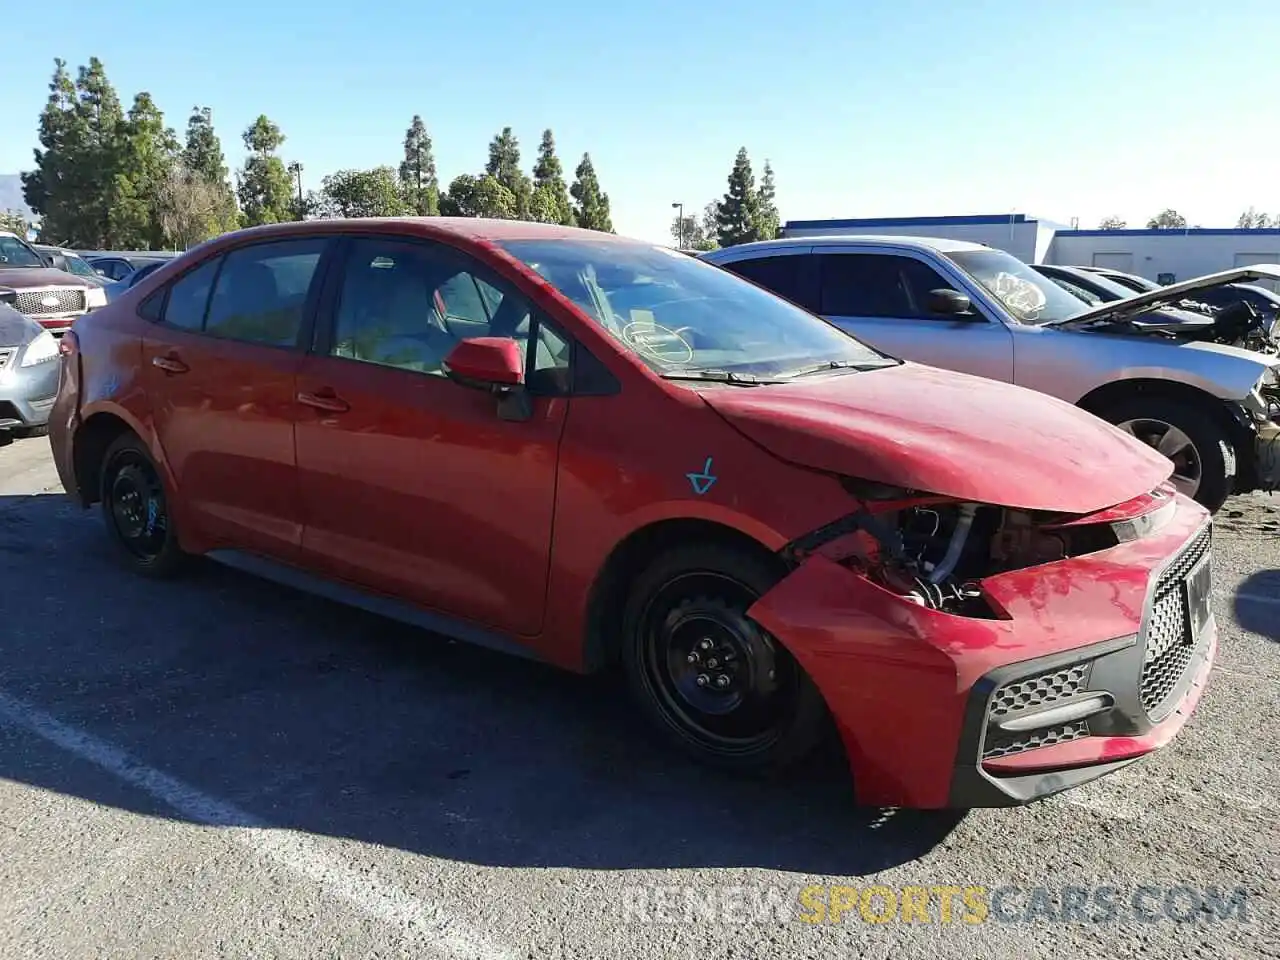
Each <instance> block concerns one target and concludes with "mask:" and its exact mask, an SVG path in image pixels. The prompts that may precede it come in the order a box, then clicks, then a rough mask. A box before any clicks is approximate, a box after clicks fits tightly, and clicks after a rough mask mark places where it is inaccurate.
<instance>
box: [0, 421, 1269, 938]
mask: <svg viewBox="0 0 1280 960" xmlns="http://www.w3.org/2000/svg"><path fill="white" fill-rule="evenodd" d="M1215 557H1216V576H1217V593H1216V607H1215V608H1216V613H1217V617H1218V623H1219V627H1220V630H1221V644H1222V649H1221V653H1220V657H1219V666H1218V668H1217V670H1216V672H1215V675H1214V676H1213V678H1212V680H1211V681H1210V684H1209V688H1208V691H1207V693H1206V695H1205V697H1204V699H1203V701H1202V702H1201V705H1200V708H1199V711H1198V713H1197V714H1196V716H1195V717H1194V718H1193V719H1192V721H1191V722H1190V724H1189V725H1188V726H1187V727H1186V729H1184V731H1183V732H1182V734H1181V735H1180V736H1179V737H1178V739H1177V740H1175V742H1174V743H1173V744H1172V745H1171V746H1170V747H1169V748H1168V749H1166V750H1164V751H1162V752H1161V753H1159V754H1158V755H1156V756H1154V757H1151V758H1148V759H1147V760H1145V761H1143V762H1140V763H1138V764H1135V765H1132V766H1130V767H1127V768H1125V769H1124V770H1122V771H1120V772H1119V773H1117V774H1115V775H1113V776H1111V777H1108V778H1105V779H1103V780H1101V781H1099V782H1096V783H1094V784H1091V785H1089V786H1086V787H1084V788H1082V789H1079V790H1076V791H1072V792H1070V793H1068V794H1065V795H1062V796H1059V797H1055V798H1052V799H1050V800H1047V801H1044V802H1041V803H1038V804H1033V805H1030V806H1027V807H1022V808H1016V809H1008V810H985V811H975V812H971V813H968V814H967V815H960V814H939V813H926V814H921V813H909V812H903V811H886V810H859V809H857V808H855V807H854V806H853V805H852V803H851V799H850V795H849V792H848V787H847V783H846V779H845V777H844V771H843V770H842V769H841V767H840V765H839V764H838V763H836V762H834V761H832V762H828V763H823V764H817V765H815V769H814V770H813V771H811V772H808V773H806V774H805V775H804V776H803V777H799V778H796V779H795V780H793V781H791V782H788V783H784V784H774V785H767V786H766V785H760V784H754V783H743V782H739V781H736V780H730V779H726V778H723V777H719V776H715V775H710V774H705V773H703V772H701V771H699V770H698V769H697V768H695V767H693V766H691V765H689V764H687V763H686V762H685V761H683V760H682V759H680V758H678V757H676V756H675V755H674V754H672V753H671V752H669V751H668V750H667V749H666V748H665V747H664V746H662V745H661V744H657V743H655V742H654V741H653V740H652V739H651V738H650V736H649V734H648V732H647V731H646V730H645V729H644V728H643V727H642V726H641V725H640V724H639V723H638V722H637V720H636V719H635V718H634V717H633V716H632V715H631V712H630V710H629V709H628V706H627V702H626V700H625V698H624V697H622V696H621V695H620V691H619V689H618V687H617V686H616V685H615V684H612V683H610V682H608V681H600V680H591V679H585V678H579V677H574V676H570V675H566V674H561V673H558V672H556V671H554V670H552V669H549V668H545V667H541V666H538V665H536V664H531V663H528V662H525V661H523V660H518V659H514V658H509V657H504V656H502V655H500V654H495V653H490V652H487V651H484V650H479V649H474V648H471V647H467V646H465V645H460V644H456V643H452V642H449V641H447V640H443V639H441V638H438V637H435V636H432V635H429V634H424V633H422V632H419V631H416V630H413V629H410V628H407V627H403V626H400V625H397V624H395V623H391V622H388V621H385V620H382V619H379V618H377V617H375V616H372V615H368V614H365V613H362V612H359V611H354V610H349V609H346V608H342V607H338V606H335V605H333V604H331V603H328V602H325V601H320V600H316V599H313V598H311V597H309V596H305V595H301V594H298V593H294V592H291V591H289V590H286V589H283V588H281V587H278V586H275V585H272V584H269V583H265V582H260V581H256V580H254V579H252V578H250V577H248V576H246V575H243V574H240V573H237V572H234V571H231V570H227V569H223V568H220V567H218V566H216V565H213V564H207V565H202V566H201V568H200V569H198V570H197V571H196V572H195V573H194V574H193V575H192V576H190V577H188V578H186V579H184V580H182V581H179V582H174V583H154V582H149V581H147V580H145V579H141V578H138V577H135V576H132V575H130V574H128V573H126V572H124V571H122V570H121V569H120V568H119V567H118V566H117V564H116V563H115V561H114V557H113V555H112V553H111V552H110V550H109V549H108V544H107V542H106V540H105V537H104V534H103V531H102V529H101V521H100V519H99V517H98V515H97V513H96V511H89V512H85V511H81V510H79V509H77V508H75V507H74V506H73V505H71V504H70V503H69V501H68V500H67V499H66V498H65V497H64V496H63V494H62V493H61V488H60V487H59V486H58V482H57V477H56V475H55V473H54V470H53V466H52V463H51V461H50V459H49V455H48V444H47V441H45V440H40V439H31V440H22V441H18V442H17V443H15V444H13V445H11V446H8V447H3V448H0V591H2V592H0V956H3V957H6V958H8V957H13V958H19V957H21V958H33V960H34V958H55V957H56V958H89V957H146V958H170V957H172V958H183V960H198V958H206V957H210V958H211V957H236V958H241V957H278V958H294V957H298V958H303V957H305V958H325V960H331V958H340V957H342V958H357V957H358V958H366V957H383V958H389V957H410V956H412V957H439V958H560V957H583V958H601V960H603V958H612V957H636V958H650V957H652V958H676V957H681V958H683V957H689V958H716V960H719V958H726V960H727V958H734V960H745V958H757V957H758V958H766V957H767V958H824V960H826V958H846V957H847V958H855V957H857V958H877V957H886V958H887V957H894V958H901V957H904V956H929V957H940V958H966V960H968V958H973V957H1018V958H1037V957H1070V958H1089V957H1099V958H1102V957H1106V958H1115V957H1142V958H1144V960H1150V958H1157V957H1182V956H1204V957H1280V943H1278V938H1280V912H1278V911H1277V910H1276V904H1277V903H1280V816H1277V813H1278V812H1280V766H1278V765H1277V763H1276V759H1275V758H1276V754H1277V748H1280V496H1278V497H1277V498H1276V499H1275V500H1274V501H1271V500H1269V499H1267V498H1266V497H1262V496H1253V497H1240V498H1236V500H1235V501H1233V502H1231V503H1229V504H1228V507H1227V508H1226V510H1225V511H1224V512H1223V514H1222V515H1221V518H1220V523H1219V525H1218V533H1217V536H1216V547H1215ZM869 887H877V888H880V889H878V890H873V891H871V892H870V893H868V892H867V890H868V888H869ZM806 888H807V889H806ZM905 888H924V896H925V897H926V899H927V902H928V910H927V911H926V912H925V913H924V914H917V915H915V916H912V915H911V913H910V911H905V917H906V919H904V909H903V907H904V905H905V903H906V901H907V900H908V899H910V898H911V897H912V896H916V895H917V894H911V893H908V892H906V890H905ZM951 888H954V889H951ZM1107 890H1110V893H1109V894H1108V893H1107V892H1106V891H1107ZM966 898H969V899H967V900H966ZM1108 898H1109V899H1108ZM944 901H945V902H948V903H950V904H951V908H950V909H949V911H944V910H943V909H942V904H943V903H944ZM966 903H967V904H968V907H967V908H966V906H965V904H966ZM1081 903H1084V904H1085V909H1084V910H1083V911H1081V910H1080V909H1077V908H1079V907H1080V905H1081ZM1108 903H1109V904H1110V905H1111V906H1110V908H1109V909H1106V910H1100V907H1101V906H1103V905H1105V904H1108Z"/></svg>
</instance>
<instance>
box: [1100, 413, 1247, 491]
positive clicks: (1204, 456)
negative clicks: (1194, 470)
mask: <svg viewBox="0 0 1280 960" xmlns="http://www.w3.org/2000/svg"><path fill="white" fill-rule="evenodd" d="M1103 417H1104V419H1106V420H1107V421H1108V422H1110V423H1113V424H1116V425H1117V426H1121V429H1124V430H1126V432H1128V433H1132V434H1133V435H1134V436H1136V437H1138V438H1139V439H1141V440H1144V441H1146V442H1148V443H1150V442H1151V440H1152V439H1154V438H1155V437H1156V435H1157V430H1158V427H1154V426H1153V428H1152V429H1148V427H1147V425H1159V424H1164V425H1167V426H1168V427H1174V428H1176V429H1177V430H1179V431H1181V432H1182V433H1183V434H1184V435H1185V436H1186V438H1187V439H1188V440H1190V441H1191V447H1192V448H1193V449H1194V452H1195V456H1196V457H1197V458H1198V461H1199V480H1198V482H1197V484H1196V486H1195V490H1194V492H1193V493H1190V496H1192V497H1193V499H1195V500H1196V501H1198V502H1199V503H1200V504H1201V505H1202V506H1204V508H1205V509H1206V510H1208V511H1209V512H1210V513H1215V512H1217V510H1218V509H1219V508H1220V507H1221V506H1222V504H1223V502H1224V501H1225V500H1226V499H1227V497H1229V496H1230V495H1231V493H1232V491H1233V490H1234V488H1235V479H1236V454H1235V448H1234V447H1233V446H1232V444H1231V439H1230V436H1229V435H1228V433H1227V430H1226V428H1225V427H1224V426H1222V425H1221V424H1219V423H1218V422H1217V421H1216V420H1215V419H1214V418H1213V417H1212V415H1210V413H1209V412H1208V411H1206V410H1204V409H1203V408H1202V407H1200V406H1198V405H1196V404H1194V403H1189V402H1187V401H1185V400H1176V399H1167V398H1164V397H1158V396H1150V397H1145V396H1135V397H1131V398H1129V399H1127V400H1122V401H1120V402H1119V403H1116V404H1114V405H1112V406H1111V407H1109V408H1108V409H1107V410H1106V412H1105V413H1104V414H1103ZM1126 423H1127V424H1130V425H1131V427H1130V428H1126V427H1124V426H1122V425H1123V424H1126ZM1152 445H1153V446H1154V445H1155V444H1154V443H1153V444H1152ZM1185 469H1186V465H1185V463H1180V462H1179V460H1178V459H1175V460H1174V473H1175V483H1177V480H1176V477H1177V476H1178V475H1179V474H1178V472H1179V470H1184V471H1185ZM1178 486H1179V488H1180V489H1183V492H1188V490H1187V489H1186V484H1185V483H1179V484H1178Z"/></svg>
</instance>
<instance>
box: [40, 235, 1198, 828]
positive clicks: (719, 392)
mask: <svg viewBox="0 0 1280 960" xmlns="http://www.w3.org/2000/svg"><path fill="white" fill-rule="evenodd" d="M62 349H63V360H62V376H61V387H60V390H59V394H58V398H57V402H56V404H55V408H54V413H53V417H52V421H51V424H52V436H51V442H52V447H53V452H54V455H55V458H56V461H57V465H58V470H59V473H60V475H61V478H62V481H63V483H64V485H65V487H66V489H67V490H68V492H69V493H70V494H71V495H72V496H73V497H74V498H75V499H77V500H78V501H79V502H80V503H81V504H82V505H84V506H86V507H87V506H89V505H91V504H93V503H101V507H102V512H103V514H104V517H105V521H106V527H107V530H108V531H109V533H110V536H111V537H112V538H113V539H114V541H115V542H116V544H117V545H118V546H119V548H120V554H121V556H122V557H124V558H125V559H126V560H127V562H128V563H129V564H130V565H131V566H132V567H133V568H134V569H136V570H137V571H139V572H141V573H145V574H150V575H155V576H166V575H170V574H173V573H176V572H177V571H178V570H180V569H181V567H182V566H183V564H184V561H185V560H186V559H187V558H189V557H190V556H191V555H193V554H205V555H208V556H210V557H213V558H215V559H219V560H222V561H224V562H227V563H230V564H233V565H236V566H239V567H241V568H244V569H248V570H252V571H255V572H257V573H260V574H262V575H265V576H268V577H273V578H275V579H277V580H280V581H282V582H285V583H288V584H292V585H294V586H297V587H302V588H304V589H309V590H313V591H316V592H319V593H321V594H324V595H327V596H330V597H335V598H338V599H342V600H345V601H348V602H351V603H355V604H358V605H361V606H364V607H367V608H369V609H373V610H376V611H379V612H382V613H386V614H389V615H392V616H396V617H400V618H402V619H404V620H406V621H409V622H413V623H418V624H421V625H423V626H425V627H428V628H430V629H431V630H434V631H437V632H439V633H443V634H446V635H450V636H453V637H458V638H463V639H469V640H474V641H477V642H480V643H487V644H494V645H499V646H503V647H505V648H508V649H513V650H516V651H519V652H521V653H524V654H526V655H530V656H533V657H537V658H539V659H541V660H544V661H548V662H550V663H553V664H557V665H560V666H562V667H566V668H568V669H571V670H578V671H584V672H586V671H594V670H599V669H601V668H603V667H606V666H608V665H610V664H613V663H618V662H620V663H621V665H622V667H623V668H624V671H625V674H626V676H627V678H628V681H629V685H630V687H631V689H632V691H633V692H634V694H635V697H636V702H637V704H638V705H639V708H640V709H641V710H643V711H644V712H645V713H646V714H647V715H648V716H649V717H650V718H651V720H652V721H653V722H654V724H655V725H656V726H657V727H658V728H660V729H661V730H663V731H665V732H666V733H667V734H668V735H669V736H670V737H671V738H672V739H673V740H674V741H675V742H676V743H678V744H680V745H682V746H683V747H685V748H687V749H688V750H689V751H691V752H692V753H693V754H694V755H695V756H697V757H698V758H700V759H702V760H704V761H707V762H709V763H711V764H715V765H719V766H722V767H728V768H732V769H737V770H743V771H752V772H762V771H767V772H774V771H778V770H783V769H786V768H787V767H789V766H791V765H794V764H796V763H799V762H801V761H803V759H804V758H805V757H806V756H808V755H809V754H810V751H811V750H812V749H813V748H814V746H815V745H816V744H817V743H818V742H819V741H820V739H821V737H822V736H823V734H824V732H825V731H826V730H828V729H830V725H831V724H832V723H834V727H835V729H837V730H838V731H839V734H840V736H841V738H842V740H843V743H844V747H845V750H846V753H847V756H848V760H849V764H850V767H851V769H852V773H853V777H854V782H855V785H856V791H857V796H858V798H859V799H860V801H862V802H864V803H869V804H883V805H894V806H913V807H945V806H954V807H968V806H983V805H1001V804H1008V803H1017V802H1022V801H1026V800H1030V799H1034V798H1036V797H1039V796H1043V795H1046V794H1049V793H1052V792H1055V791H1058V790H1061V789H1064V788H1067V787H1070V786H1073V785H1075V784H1079V783H1082V782H1084V781H1087V780H1090V779H1092V778H1094V777H1097V776H1100V775H1102V774H1104V773H1106V772H1108V771H1111V770H1114V769H1116V768H1117V767H1120V766H1122V765H1124V764H1127V763H1129V762H1131V761H1133V760H1135V759H1136V758H1138V757H1141V756H1143V755H1145V754H1147V753H1150V752H1151V751H1152V750H1154V749H1156V748H1158V747H1160V746H1161V745H1163V744H1164V743H1166V742H1167V741H1168V740H1169V739H1170V738H1171V737H1172V736H1173V735H1174V734H1175V733H1176V732H1177V730H1178V729H1179V728H1180V727H1181V725H1182V724H1183V723H1184V722H1185V721H1186V719H1187V717H1188V715H1189V714H1190V712H1191V710H1192V708H1193V707H1194V706H1195V703H1196V701H1197V700H1198V698H1199V696H1200V693H1201V691H1202V689H1203V687H1204V684H1205V681H1206V678H1207V675H1208V673H1209V670H1210V665H1211V663H1212V661H1213V657H1214V652H1215V649H1216V645H1217V639H1216V627H1215V622H1214V618H1213V615H1212V612H1211V607H1210V593H1211V588H1210V587H1211V585H1210V580H1211V573H1210V527H1209V519H1208V516H1207V514H1206V513H1205V511H1204V510H1203V509H1201V508H1200V507H1199V506H1198V505H1196V504H1195V503H1193V502H1192V501H1190V500H1188V499H1186V498H1185V497H1182V496H1180V495H1178V494H1176V493H1175V492H1174V491H1173V489H1172V487H1171V486H1170V485H1169V484H1168V483H1167V479H1168V476H1169V472H1170V464H1169V462H1168V461H1167V460H1166V459H1165V458H1163V457H1161V456H1159V455H1158V454H1157V453H1155V452H1154V451H1152V450H1150V449H1148V448H1146V447H1145V446H1143V445H1141V444H1139V443H1137V442H1136V441H1134V440H1132V439H1131V438H1129V437H1126V436H1125V435H1123V434H1121V433H1120V432H1119V431H1117V430H1116V429H1115V428H1113V427H1111V426H1109V425H1108V424H1106V423H1104V422H1103V421H1101V420H1098V419H1095V418H1094V417H1092V416H1090V415H1088V414H1086V413H1083V412H1081V411H1079V410H1077V409H1075V408H1073V407H1071V406H1070V405H1068V404H1066V403H1062V402H1059V401H1057V400H1054V399H1052V398H1050V397H1047V396H1044V395H1041V394H1038V393H1033V392H1031V391H1029V390H1024V389H1021V388H1018V387H1013V386H1009V385H1006V384H1002V383H996V382H992V381H987V380H982V379H977V378H973V377H967V376H962V375H958V374H953V373H949V372H946V371H942V370H937V369H933V368H930V367H925V366H919V365H915V364H910V363H903V362H900V361H898V360H895V359H893V358H890V357H886V356H884V355H883V354H880V353H878V352H876V351H875V350H872V349H871V348H869V347H867V346H865V345H863V344H862V343H860V342H859V341H857V340H855V339H853V338H852V337H850V336H849V335H847V334H845V333H843V332H841V331H840V330H839V329H837V328H836V327H834V326H832V325H831V324H829V323H827V322H826V321H823V320H821V319H819V318H817V317H814V316H813V315H811V314H809V313H806V312H805V311H803V310H801V309H800V308H798V307H795V306H793V305H792V304H790V303H788V302H787V301H784V300H782V299H779V298H778V297H776V296H774V295H772V294H770V293H768V292H766V291H764V290H763V289H761V288H759V287H756V286H754V285H752V284H751V283H748V282H747V281H744V280H742V279H739V278H737V277H735V276H733V275H731V274H729V273H728V272H727V271H723V270H719V269H717V268H716V267H713V266H710V265H708V264H705V263H701V262H699V261H698V260H696V259H694V258H691V257H688V256H685V255H684V254H682V253H679V252H676V251H672V250H668V249H665V248H662V247H657V246H654V245H651V244H647V243H642V242H638V241H631V240H625V239H621V238H618V237H615V236H612V235H606V234H600V233H595V232H588V231H582V230H575V229H570V228H564V227H556V226H547V225H540V224H533V223H521V222H507V221H485V220H473V219H448V218H429V219H404V220H352V221H341V220H320V221H310V222H304V223H290V224H281V225H275V226H270V227H262V228H255V229H251V230H245V231H240V232H237V233H233V234H228V235H226V236H223V237H221V238H219V239H217V240H213V241H210V242H208V243H206V244H204V245H202V246H200V247H198V248H196V249H195V250H192V251H189V252H188V253H186V254H185V255H183V256H181V257H179V258H177V259H176V260H174V261H173V262H171V263H169V264H167V265H165V266H164V267H162V268H160V269H159V270H157V271H156V272H155V273H154V274H152V275H151V276H150V277H148V278H146V280H144V281H142V282H141V283H140V284H138V286H137V287H135V288H134V289H132V290H129V291H128V292H127V293H125V294H124V295H123V296H122V297H121V299H120V300H118V301H117V302H113V303H111V304H110V305H109V306H107V307H105V308H103V309H101V310H98V311H96V312H95V314H94V316H93V318H92V322H91V323H77V324H76V326H75V329H74V330H73V332H72V333H71V334H70V335H68V336H67V337H66V338H65V339H64V340H63V347H62ZM1063 451H1067V452H1068V453H1067V455H1066V456H1064V455H1063Z"/></svg>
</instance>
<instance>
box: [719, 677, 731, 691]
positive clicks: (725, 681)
mask: <svg viewBox="0 0 1280 960" xmlns="http://www.w3.org/2000/svg"><path fill="white" fill-rule="evenodd" d="M728 685H729V678H728V676H726V675H725V674H723V673H722V674H720V676H718V677H716V686H717V687H719V688H720V689H721V690H723V689H724V688H725V687H727V686H728Z"/></svg>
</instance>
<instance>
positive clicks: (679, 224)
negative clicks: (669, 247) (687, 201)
mask: <svg viewBox="0 0 1280 960" xmlns="http://www.w3.org/2000/svg"><path fill="white" fill-rule="evenodd" d="M671 209H672V210H676V211H678V212H677V213H676V249H677V250H683V249H684V204H683V203H673V204H672V205H671Z"/></svg>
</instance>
